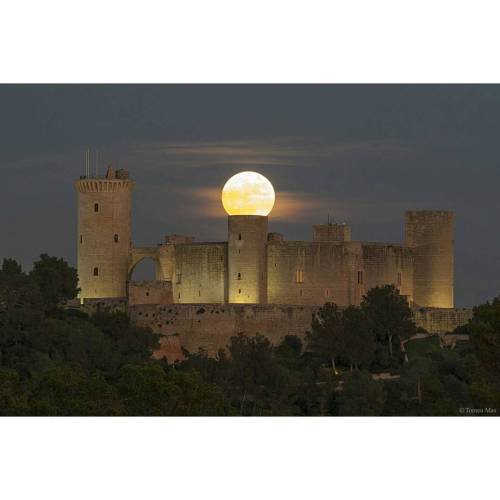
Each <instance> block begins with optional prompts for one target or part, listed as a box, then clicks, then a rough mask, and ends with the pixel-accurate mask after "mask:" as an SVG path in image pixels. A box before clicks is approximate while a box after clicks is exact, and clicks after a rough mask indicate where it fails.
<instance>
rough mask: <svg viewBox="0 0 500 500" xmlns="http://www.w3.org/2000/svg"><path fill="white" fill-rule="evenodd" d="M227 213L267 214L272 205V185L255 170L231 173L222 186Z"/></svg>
mask: <svg viewBox="0 0 500 500" xmlns="http://www.w3.org/2000/svg"><path fill="white" fill-rule="evenodd" d="M222 205H223V206H224V210H225V211H226V212H227V213H228V215H268V214H269V212H270V211H271V210H272V209H273V206H274V188H273V185H272V184H271V183H270V182H269V180H268V179H266V178H265V177H264V176H263V175H261V174H259V173H257V172H240V173H239V174H236V175H233V176H232V177H231V178H230V179H229V180H228V181H227V182H226V184H224V187H223V188H222Z"/></svg>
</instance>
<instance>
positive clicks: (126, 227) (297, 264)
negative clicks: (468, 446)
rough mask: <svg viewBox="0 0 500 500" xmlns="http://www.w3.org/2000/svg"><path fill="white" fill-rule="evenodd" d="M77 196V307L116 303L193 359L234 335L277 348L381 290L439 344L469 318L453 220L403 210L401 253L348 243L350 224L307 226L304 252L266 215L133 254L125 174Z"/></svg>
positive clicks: (81, 185)
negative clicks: (396, 296) (272, 227)
mask: <svg viewBox="0 0 500 500" xmlns="http://www.w3.org/2000/svg"><path fill="white" fill-rule="evenodd" d="M75 187H76V190H77V193H78V234H77V245H78V265H77V267H78V276H79V287H80V289H81V291H80V299H81V301H82V302H83V303H84V304H87V305H88V307H95V305H96V304H98V303H100V304H104V303H108V304H111V303H119V304H122V306H123V307H127V309H128V311H129V312H130V313H131V315H132V316H134V318H135V319H136V320H138V321H139V322H141V321H142V323H144V324H148V325H149V326H151V327H152V328H153V330H155V331H158V332H159V333H162V334H163V335H164V336H165V338H167V337H169V336H177V337H178V339H177V341H176V342H177V343H178V344H179V345H181V344H182V345H189V347H190V348H191V349H195V350H196V349H197V347H205V348H208V350H209V351H214V350H216V349H217V348H219V347H224V346H225V344H224V342H226V341H227V340H228V338H229V337H230V336H231V334H236V333H239V332H240V331H244V332H245V333H257V332H259V333H262V334H269V335H270V336H271V337H272V338H273V339H274V340H278V339H279V338H281V337H282V336H284V335H286V334H288V333H289V332H294V333H296V334H303V333H305V330H307V328H308V325H309V324H310V318H311V312H313V311H314V310H315V308H317V307H319V306H321V305H323V304H324V303H325V302H335V303H337V304H338V305H339V306H347V305H350V304H354V305H358V304H359V303H360V302H361V300H362V298H363V295H364V294H365V293H366V292H367V291H368V290H369V289H371V288H373V287H375V286H380V285H385V284H392V285H394V286H395V287H396V288H397V289H398V290H399V292H400V293H401V294H402V295H403V296H405V297H406V298H407V300H408V302H409V303H410V305H411V306H413V307H414V309H415V311H418V314H416V318H417V321H420V323H421V325H422V326H424V327H427V328H428V329H429V327H430V328H431V329H434V330H437V331H436V333H442V330H445V331H450V330H451V329H453V328H454V327H455V326H457V325H458V324H463V323H464V322H465V321H466V320H467V319H468V317H470V311H467V310H456V309H453V307H454V303H453V280H454V263H453V257H454V241H453V222H454V221H453V213H452V212H448V211H407V212H406V214H405V241H404V242H403V243H400V244H393V243H381V242H366V241H356V240H353V239H352V236H351V228H350V227H349V226H348V225H346V224H334V223H329V224H320V225H315V226H313V231H312V233H313V234H312V240H311V241H287V240H286V239H285V238H284V237H283V235H281V234H278V233H273V232H269V231H268V216H267V215H265V216H264V215H254V214H251V215H250V214H249V215H228V239H227V241H224V242H217V243H210V242H208V243H207V242H196V241H195V239H194V238H193V237H191V236H181V235H169V236H166V237H165V241H164V243H162V244H159V245H157V246H154V247H146V248H137V247H134V246H133V244H132V239H131V202H132V190H133V187H134V183H133V181H132V180H131V179H130V178H129V174H128V172H127V171H124V170H117V171H114V170H113V169H112V168H111V167H110V168H108V171H107V174H106V176H105V177H102V178H88V177H81V178H80V179H79V180H77V181H76V183H75ZM143 259H152V260H153V261H154V262H155V266H156V280H155V281H152V282H133V281H131V276H132V272H133V270H134V268H135V266H136V265H137V264H138V263H139V262H141V261H142V260H143ZM200 305H201V306H200ZM201 311H203V312H201ZM205 313H206V314H205ZM208 315H209V316H208ZM146 318H147V319H146ZM238 318H240V319H241V320H242V321H243V323H244V326H242V325H243V323H242V321H239V320H238ZM294 318H295V319H294ZM297 318H300V319H297ZM418 318H420V320H419V319H418ZM216 319H217V321H216ZM202 320H203V321H202ZM221 321H222V324H221ZM176 324H177V326H176ZM431 324H432V325H433V326H430V325H431ZM210 332H212V333H210ZM224 332H225V333H224ZM170 340H172V339H170ZM169 342H170V341H168V342H167V340H165V344H166V345H167V344H168V345H170V344H169ZM170 343H171V342H170ZM170 348H171V346H170V347H167V348H166V349H167V350H168V349H170ZM174 350H175V349H174Z"/></svg>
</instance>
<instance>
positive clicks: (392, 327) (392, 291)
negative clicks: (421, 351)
mask: <svg viewBox="0 0 500 500" xmlns="http://www.w3.org/2000/svg"><path fill="white" fill-rule="evenodd" d="M361 309H362V310H363V311H364V313H365V314H366V316H367V318H369V319H370V320H371V322H372V324H373V328H374V332H375V334H376V335H377V338H379V339H384V338H385V339H387V342H388V345H389V357H390V358H392V356H393V339H395V338H396V337H398V338H399V340H400V341H402V340H404V339H407V338H410V337H412V336H413V335H415V333H416V326H415V323H414V322H413V318H412V314H411V309H410V306H409V305H408V302H407V301H406V299H405V298H404V297H402V296H401V295H400V294H399V291H398V290H397V289H396V288H395V287H394V286H393V285H384V286H381V287H378V286H377V287H375V288H372V289H371V290H369V291H368V293H367V294H366V295H365V297H363V301H362V302H361Z"/></svg>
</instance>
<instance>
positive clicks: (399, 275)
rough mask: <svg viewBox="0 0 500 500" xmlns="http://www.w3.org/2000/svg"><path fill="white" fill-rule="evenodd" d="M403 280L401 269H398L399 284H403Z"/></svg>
mask: <svg viewBox="0 0 500 500" xmlns="http://www.w3.org/2000/svg"><path fill="white" fill-rule="evenodd" d="M401 282H402V279H401V271H398V285H399V286H401Z"/></svg>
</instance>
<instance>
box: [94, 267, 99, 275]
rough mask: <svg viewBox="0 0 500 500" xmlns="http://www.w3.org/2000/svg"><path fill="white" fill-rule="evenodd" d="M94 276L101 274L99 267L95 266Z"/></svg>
mask: <svg viewBox="0 0 500 500" xmlns="http://www.w3.org/2000/svg"><path fill="white" fill-rule="evenodd" d="M94 276H99V268H98V267H94Z"/></svg>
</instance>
